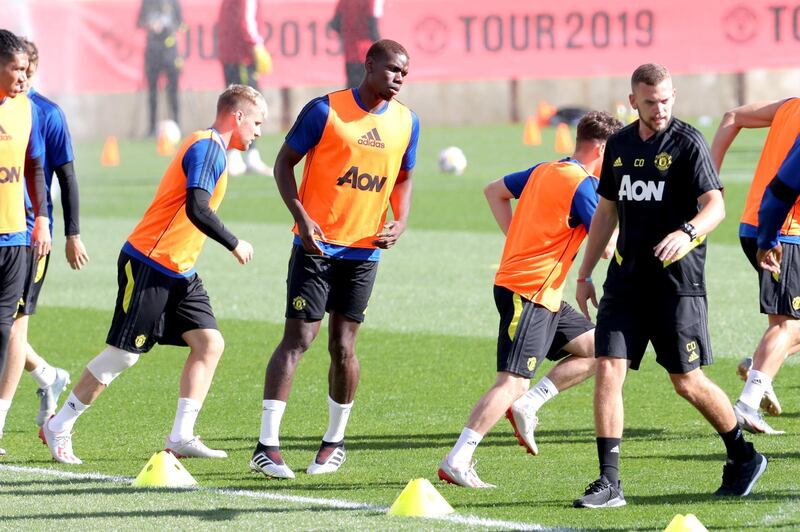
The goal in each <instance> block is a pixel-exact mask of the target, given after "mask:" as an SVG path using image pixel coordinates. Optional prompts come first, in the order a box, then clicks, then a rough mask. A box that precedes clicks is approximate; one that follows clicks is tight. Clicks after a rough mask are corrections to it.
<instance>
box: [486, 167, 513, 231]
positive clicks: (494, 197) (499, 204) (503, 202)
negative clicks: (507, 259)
mask: <svg viewBox="0 0 800 532" xmlns="http://www.w3.org/2000/svg"><path fill="white" fill-rule="evenodd" d="M483 195H484V196H486V201H487V202H488V203H489V209H490V210H491V211H492V215H494V219H495V220H497V225H499V226H500V230H501V231H503V234H504V235H505V234H508V228H509V226H510V225H511V216H512V214H513V213H512V211H511V200H512V199H513V198H514V194H512V193H511V191H510V190H508V187H507V186H506V182H505V179H504V178H502V177H501V178H500V179H495V180H494V181H492V182H491V183H489V184H488V185H486V188H484V189H483Z"/></svg>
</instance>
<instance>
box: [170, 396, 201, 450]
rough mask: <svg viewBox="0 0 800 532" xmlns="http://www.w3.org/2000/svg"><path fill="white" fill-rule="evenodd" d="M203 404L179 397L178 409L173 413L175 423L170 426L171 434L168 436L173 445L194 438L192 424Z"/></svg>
mask: <svg viewBox="0 0 800 532" xmlns="http://www.w3.org/2000/svg"><path fill="white" fill-rule="evenodd" d="M201 408H203V403H200V402H198V401H195V400H194V399H189V398H188V397H181V398H179V399H178V408H177V409H176V411H175V421H174V422H173V424H172V433H170V435H169V439H170V441H173V442H175V443H180V442H186V441H189V440H191V439H192V438H194V424H195V422H196V421H197V416H199V415H200V409H201Z"/></svg>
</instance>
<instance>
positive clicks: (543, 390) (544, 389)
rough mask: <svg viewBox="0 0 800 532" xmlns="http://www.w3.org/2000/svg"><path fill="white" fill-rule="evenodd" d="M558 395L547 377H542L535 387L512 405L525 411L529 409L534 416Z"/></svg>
mask: <svg viewBox="0 0 800 532" xmlns="http://www.w3.org/2000/svg"><path fill="white" fill-rule="evenodd" d="M556 395H558V388H556V385H555V384H553V382H552V381H551V380H550V379H548V378H547V377H542V378H541V380H540V381H539V382H537V383H536V386H534V387H533V388H531V389H530V390H528V391H527V392H526V393H525V395H523V396H522V397H520V398H519V399H517V400H516V401H515V402H514V403H515V405H517V406H522V407H524V408H525V409H530V410H531V411H532V412H533V413H534V414H535V413H536V412H538V411H539V409H540V408H542V405H544V404H545V403H546V402H547V401H549V400H550V399H552V398H553V397H555V396H556Z"/></svg>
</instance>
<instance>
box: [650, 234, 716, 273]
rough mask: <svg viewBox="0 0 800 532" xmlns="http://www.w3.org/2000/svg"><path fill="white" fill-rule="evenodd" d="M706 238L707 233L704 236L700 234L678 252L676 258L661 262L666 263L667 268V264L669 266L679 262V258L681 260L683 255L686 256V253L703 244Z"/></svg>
mask: <svg viewBox="0 0 800 532" xmlns="http://www.w3.org/2000/svg"><path fill="white" fill-rule="evenodd" d="M705 239H706V237H705V235H703V236H698V237H697V238H695V239H694V240H692V241H691V242H689V245H688V246H686V247H685V248H684V249H682V250H681V251H680V253H678V254H677V255H676V256H675V258H674V259H672V260H664V261H661V262H662V263H663V264H664V267H665V268H666V267H667V266H669V265H670V264H672V263H675V262H678V261H679V260H681V259H682V258H683V257H685V256H686V255H688V254H689V253H690V252H691V251H692V250H693V249H694V248H696V247H697V246H699V245H700V244H702V243H703V241H704V240H705Z"/></svg>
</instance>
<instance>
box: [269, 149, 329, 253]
mask: <svg viewBox="0 0 800 532" xmlns="http://www.w3.org/2000/svg"><path fill="white" fill-rule="evenodd" d="M303 156H304V155H303V154H301V153H298V152H297V151H295V149H294V148H292V147H291V146H289V144H288V143H286V142H284V144H283V146H281V149H280V151H279V152H278V157H277V158H276V159H275V167H274V172H275V184H276V185H277V186H278V192H280V195H281V199H283V202H284V203H285V204H286V208H287V209H289V213H291V215H292V218H294V221H295V223H296V224H297V232H298V233H299V235H298V236H299V237H300V240H301V241H302V242H303V248H304V249H305V250H306V251H307V252H309V253H313V254H315V255H322V248H320V247H319V245H318V244H317V242H316V240H315V239H314V235H317V236H319V237H320V238H323V239H324V238H325V234H324V233H323V232H322V228H320V226H319V224H317V222H315V221H314V220H312V219H311V217H310V216H309V215H308V213H307V212H306V209H305V208H304V207H303V203H302V202H301V201H300V196H299V194H298V193H297V180H296V178H295V175H294V167H295V166H297V164H298V163H299V162H300V160H301V159H302V158H303Z"/></svg>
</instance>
